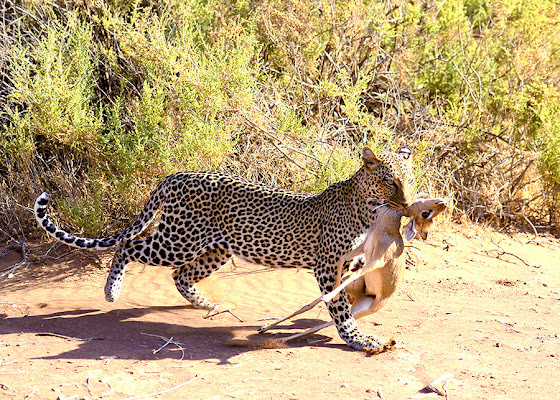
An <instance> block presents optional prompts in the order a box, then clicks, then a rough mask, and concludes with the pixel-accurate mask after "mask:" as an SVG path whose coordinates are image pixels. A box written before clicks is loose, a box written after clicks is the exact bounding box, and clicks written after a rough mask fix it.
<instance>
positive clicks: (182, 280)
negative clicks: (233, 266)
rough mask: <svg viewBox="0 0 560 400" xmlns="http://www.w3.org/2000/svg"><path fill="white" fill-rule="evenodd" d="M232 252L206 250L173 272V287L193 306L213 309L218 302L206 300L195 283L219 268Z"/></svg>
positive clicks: (229, 257)
mask: <svg viewBox="0 0 560 400" xmlns="http://www.w3.org/2000/svg"><path fill="white" fill-rule="evenodd" d="M231 257H232V254H231V253H230V252H229V251H228V250H225V249H221V248H218V249H212V250H208V251H207V252H205V253H204V254H202V255H201V256H200V257H198V258H197V259H196V260H195V261H193V262H190V263H188V264H186V265H183V266H181V267H179V268H177V269H176V270H175V271H174V272H173V280H174V281H175V287H176V288H177V290H178V291H179V293H181V295H182V296H183V297H184V298H185V299H187V301H189V302H190V303H191V304H192V305H193V306H194V308H202V309H206V310H213V309H215V308H216V307H217V306H218V304H216V303H213V302H211V301H208V300H206V299H205V298H204V296H203V295H202V294H201V293H200V292H199V291H198V289H197V288H196V287H195V285H196V283H198V282H200V281H201V280H202V279H204V278H206V277H208V276H210V275H211V274H212V273H213V272H215V271H217V270H219V269H220V268H221V267H222V266H223V265H224V264H226V263H227V262H228V261H229V260H231Z"/></svg>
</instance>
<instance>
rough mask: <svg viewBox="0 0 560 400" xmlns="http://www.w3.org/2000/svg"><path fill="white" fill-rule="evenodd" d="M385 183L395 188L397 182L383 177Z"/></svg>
mask: <svg viewBox="0 0 560 400" xmlns="http://www.w3.org/2000/svg"><path fill="white" fill-rule="evenodd" d="M385 184H386V185H387V186H389V187H391V188H396V187H397V184H396V183H395V181H394V180H392V179H390V178H388V179H385Z"/></svg>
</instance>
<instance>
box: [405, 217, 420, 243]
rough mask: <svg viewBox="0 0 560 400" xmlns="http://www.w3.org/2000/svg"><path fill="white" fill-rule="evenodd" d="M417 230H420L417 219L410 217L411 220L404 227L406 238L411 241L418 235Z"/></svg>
mask: <svg viewBox="0 0 560 400" xmlns="http://www.w3.org/2000/svg"><path fill="white" fill-rule="evenodd" d="M416 232H418V229H417V228H416V221H415V220H414V218H410V221H408V224H406V226H405V227H404V237H405V239H406V240H408V241H409V242H410V241H411V240H412V239H414V237H415V236H416Z"/></svg>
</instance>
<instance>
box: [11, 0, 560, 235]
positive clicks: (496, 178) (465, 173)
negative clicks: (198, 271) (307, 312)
mask: <svg viewBox="0 0 560 400" xmlns="http://www.w3.org/2000/svg"><path fill="white" fill-rule="evenodd" d="M16 3H17V4H16ZM7 7H8V8H9V9H10V10H11V11H13V12H11V13H8V14H6V15H7V18H8V19H10V18H11V19H10V20H9V21H8V22H10V26H11V30H10V31H9V34H8V35H4V36H2V37H0V51H2V54H6V55H7V57H5V59H4V58H3V59H1V60H0V98H1V99H3V100H4V104H3V108H2V109H0V121H1V122H0V123H1V126H0V153H1V155H2V157H1V158H0V190H1V191H2V200H1V201H3V204H4V205H5V208H6V212H5V213H4V216H3V220H2V221H3V223H4V225H5V226H6V228H2V231H3V234H5V235H7V234H14V233H16V231H19V233H17V234H19V235H21V234H22V233H21V232H22V231H25V230H26V229H27V225H29V226H30V227H35V225H34V221H33V219H32V216H31V215H30V213H29V212H28V211H27V210H25V209H24V208H22V207H21V205H25V206H29V205H30V204H32V202H33V200H34V197H35V196H36V195H38V194H39V193H40V192H41V191H43V190H48V191H50V192H51V193H52V194H53V196H52V197H53V199H55V204H54V207H53V208H54V209H56V210H57V212H58V218H59V220H60V223H61V224H63V225H65V226H66V227H67V228H68V229H71V230H72V231H80V230H81V231H82V232H83V233H85V234H88V235H97V234H101V233H103V234H108V233H110V231H114V230H118V229H121V228H122V227H123V226H124V225H126V224H128V223H129V222H130V220H129V219H130V218H131V217H133V216H134V215H135V214H136V213H137V212H138V210H139V208H140V207H142V205H143V203H144V202H145V200H146V198H147V196H148V194H149V192H150V191H151V189H152V188H153V187H154V186H155V185H156V183H157V182H158V181H159V180H161V179H162V177H163V176H165V175H167V174H169V173H171V172H174V171H177V170H185V169H210V168H217V169H222V170H228V171H231V172H234V173H237V174H240V175H243V176H245V177H247V178H249V179H257V180H260V181H263V182H266V183H271V184H276V185H280V186H284V187H288V188H294V189H297V190H304V191H313V192H318V191H321V190H323V189H324V188H325V187H326V186H328V185H329V184H331V183H333V182H335V181H338V180H341V179H344V178H347V177H348V176H350V175H351V174H352V173H353V172H354V171H355V170H356V169H357V168H358V167H359V165H360V157H359V154H360V150H361V148H362V147H363V146H364V145H366V144H367V145H369V146H371V147H373V148H374V149H376V150H381V149H387V150H395V149H397V148H398V147H399V146H400V145H403V144H407V145H409V146H411V147H412V148H413V149H414V150H415V152H416V155H415V160H414V162H415V167H416V168H415V169H416V173H417V178H418V179H417V181H418V189H419V190H429V191H430V192H431V193H432V194H434V195H436V194H437V195H449V196H454V197H455V200H456V204H457V209H458V212H459V213H461V214H465V215H466V216H469V217H471V218H473V219H480V218H485V219H488V218H489V219H493V220H499V221H502V222H515V223H520V224H526V218H529V219H530V220H531V221H533V223H534V224H541V225H543V224H544V225H547V224H551V223H552V224H554V223H557V222H558V221H559V219H560V214H559V211H558V210H557V207H556V206H555V204H556V203H555V202H556V200H557V198H558V193H559V190H560V158H559V157H560V156H559V154H560V152H559V151H558V149H559V147H558V146H559V142H560V125H559V124H560V122H557V118H556V115H558V111H559V106H558V104H559V102H558V100H559V96H560V93H559V89H558V88H559V87H560V85H559V83H560V68H559V67H560V65H559V61H560V59H559V57H560V51H558V49H559V48H560V35H558V34H557V26H558V23H559V22H560V10H558V8H557V7H556V6H555V3H554V2H553V1H550V0H546V1H537V0H526V1H523V2H521V3H508V2H503V1H490V0H460V1H453V2H440V3H433V2H427V1H420V0H414V1H409V2H405V3H391V2H364V1H358V0H346V1H343V2H335V3H321V2H319V3H317V2H314V3H309V2H307V1H303V0H290V1H279V0H267V1H265V2H262V1H259V2H256V1H254V2H251V1H220V2H218V1H215V0H211V1H199V0H188V1H187V0H173V1H166V2H163V1H151V2H148V3H146V2H137V1H126V2H116V1H113V0H104V1H99V2H95V3H92V4H90V3H89V2H68V1H63V0H57V1H55V2H39V3H37V2H32V1H30V0H23V1H20V0H18V1H17V2H16V1H15V0H13V1H12V0H8V2H7ZM115 216H119V218H116V217H115ZM20 226H21V228H20ZM105 227H108V230H105V231H104V230H103V229H104V228H105Z"/></svg>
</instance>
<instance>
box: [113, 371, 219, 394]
mask: <svg viewBox="0 0 560 400" xmlns="http://www.w3.org/2000/svg"><path fill="white" fill-rule="evenodd" d="M205 375H208V372H205V373H203V374H202V375H197V376H195V377H194V378H192V379H190V380H188V381H186V382H183V383H181V384H180V385H177V386H173V387H172V388H169V389H166V390H162V391H160V392H155V393H150V394H144V395H142V396H135V397H127V398H126V399H124V400H136V399H145V398H146V397H155V396H159V395H162V394H165V393H169V392H171V391H173V390H175V389H179V388H180V387H182V386H185V385H189V384H191V383H193V382H194V381H196V380H197V379H200V378H202V377H203V376H205Z"/></svg>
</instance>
